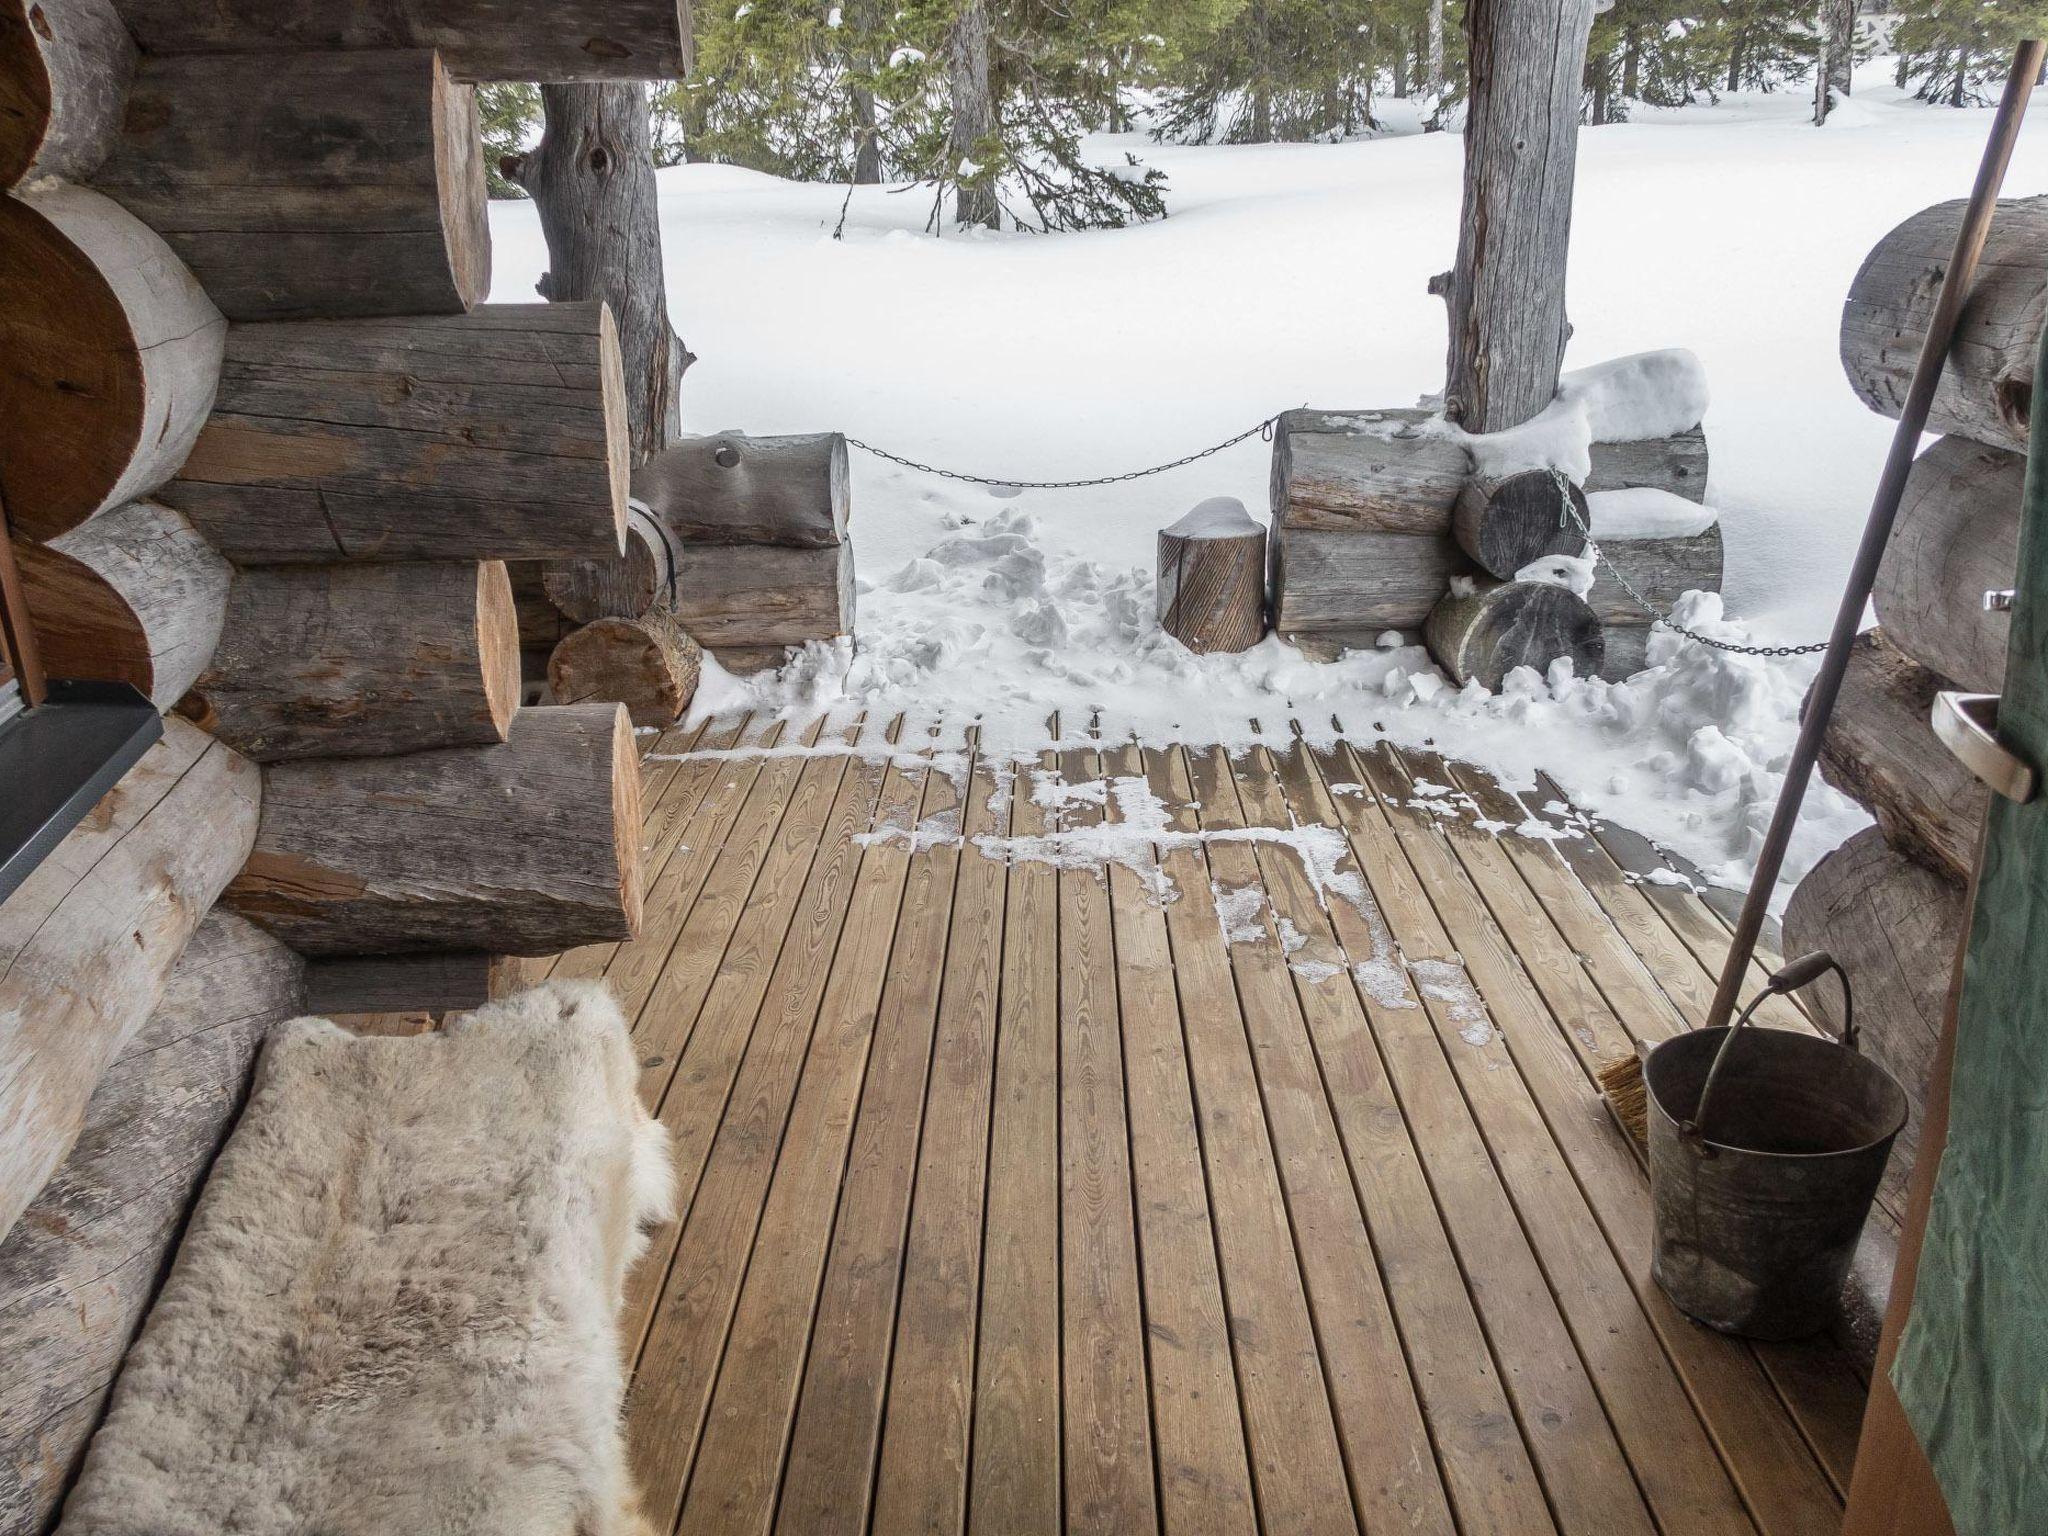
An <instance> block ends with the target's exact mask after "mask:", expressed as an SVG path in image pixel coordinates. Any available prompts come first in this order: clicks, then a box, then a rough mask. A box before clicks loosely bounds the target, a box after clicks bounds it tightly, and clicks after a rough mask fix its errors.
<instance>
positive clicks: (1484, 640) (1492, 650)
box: [1423, 576, 1606, 688]
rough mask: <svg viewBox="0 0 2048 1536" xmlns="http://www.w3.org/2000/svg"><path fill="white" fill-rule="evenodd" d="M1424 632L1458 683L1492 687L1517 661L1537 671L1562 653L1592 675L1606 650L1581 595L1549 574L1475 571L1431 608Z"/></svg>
mask: <svg viewBox="0 0 2048 1536" xmlns="http://www.w3.org/2000/svg"><path fill="white" fill-rule="evenodd" d="M1423 638H1424V639H1425V640H1426V641H1427V642H1428V645H1429V653H1430V655H1432V656H1434V657H1435V658H1436V661H1437V665H1438V666H1440V667H1442V668H1443V669H1444V670H1445V671H1446V672H1448V673H1449V674H1450V675H1451V679H1452V681H1453V682H1456V683H1458V684H1459V685H1460V686H1463V685H1464V684H1466V683H1470V682H1477V683H1478V684H1479V685H1480V686H1481V687H1484V688H1498V687H1500V685H1501V682H1502V680H1503V679H1505V678H1506V677H1507V675H1508V673H1510V672H1512V671H1514V670H1515V668H1517V667H1534V668H1535V669H1536V670H1537V671H1538V672H1542V671H1544V670H1546V669H1547V668H1548V667H1549V666H1550V664H1551V663H1552V662H1553V661H1556V660H1558V659H1560V658H1564V659H1566V660H1569V661H1570V662H1571V663H1572V666H1573V669H1574V670H1575V671H1576V672H1577V673H1578V675H1579V676H1580V677H1591V676H1594V675H1595V674H1597V673H1598V672H1599V671H1600V668H1601V665H1602V663H1603V661H1604V660H1605V657H1606V649H1605V637H1604V636H1603V634H1602V632H1601V628H1600V620H1599V618H1598V617H1597V616H1596V615H1595V614H1594V612H1593V610H1592V608H1591V607H1590V606H1588V604H1587V603H1586V600H1585V599H1584V598H1582V597H1579V596H1577V595H1576V594H1574V593H1573V592H1571V591H1570V590H1569V589H1567V588H1564V587H1557V586H1552V585H1550V584H1549V583H1547V582H1530V581H1488V580H1487V579H1486V578H1485V577H1483V576H1482V577H1475V578H1473V579H1472V581H1471V583H1470V586H1469V589H1468V590H1463V591H1459V590H1454V591H1452V592H1451V593H1450V594H1449V595H1448V596H1446V597H1444V598H1443V600H1442V601H1440V602H1439V603H1438V604H1437V605H1436V607H1435V608H1433V609H1431V610H1430V614H1429V619H1428V622H1427V623H1426V624H1425V625H1424V626H1423Z"/></svg>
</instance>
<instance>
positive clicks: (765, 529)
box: [633, 432, 849, 548]
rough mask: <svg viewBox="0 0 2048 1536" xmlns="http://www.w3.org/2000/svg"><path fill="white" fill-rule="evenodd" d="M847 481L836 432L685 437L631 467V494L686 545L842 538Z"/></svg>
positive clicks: (805, 543)
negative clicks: (653, 456) (782, 435)
mask: <svg viewBox="0 0 2048 1536" xmlns="http://www.w3.org/2000/svg"><path fill="white" fill-rule="evenodd" d="M848 484H849V482H848V476H847V468H846V439H845V438H844V437H842V436H840V434H838V433H837V432H815V433H808V434H805V435H803V436H799V437H744V436H742V435H740V434H739V433H736V432H721V433H719V434H718V435H716V436H713V437H686V438H682V439H680V440H679V441H677V442H675V443H672V444H670V445H669V447H668V448H667V449H666V450H664V451H663V452H662V453H661V454H660V455H659V456H657V457H655V458H652V459H649V460H648V461H647V462H646V463H645V464H642V465H641V466H640V467H639V468H638V469H637V470H635V471H634V473H633V494H634V496H635V497H637V498H638V499H639V500H641V501H643V502H645V503H646V504H647V507H648V509H649V510H650V511H652V512H653V513H654V515H655V516H656V517H657V518H659V519H660V520H661V521H662V522H663V523H664V524H666V525H667V527H668V528H669V530H670V531H671V532H672V533H674V534H675V535H676V536H677V537H678V538H680V539H682V540H683V541H684V542H685V543H687V544H787V545H792V546H799V547H803V548H822V547H825V546H827V545H832V544H837V543H839V542H841V541H842V540H843V539H844V538H845V537H846V519H847V514H848V511H849V493H848Z"/></svg>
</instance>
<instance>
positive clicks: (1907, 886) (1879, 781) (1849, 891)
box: [1785, 198, 2048, 1181]
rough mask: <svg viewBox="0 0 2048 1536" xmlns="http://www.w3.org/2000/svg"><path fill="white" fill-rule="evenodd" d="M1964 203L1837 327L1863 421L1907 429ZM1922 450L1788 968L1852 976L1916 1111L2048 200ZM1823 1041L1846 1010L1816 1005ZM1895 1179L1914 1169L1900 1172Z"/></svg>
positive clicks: (1950, 916)
mask: <svg viewBox="0 0 2048 1536" xmlns="http://www.w3.org/2000/svg"><path fill="white" fill-rule="evenodd" d="M1962 206H1963V205H1962V204H1961V203H1943V204H1939V205H1937V206H1935V207H1932V208H1929V209H1926V210H1924V211H1923V212H1921V213H1917V214H1915V215H1914V216H1913V217H1912V218H1910V219H1908V220H1906V222H1905V223H1903V224H1901V225H1900V226H1899V227H1898V228H1897V229H1895V230H1893V231H1892V232H1891V233H1890V234H1888V235H1886V236H1885V237H1884V239H1882V240H1880V241H1879V242H1878V244H1877V246H1876V248H1875V249H1873V250H1872V252H1871V253H1870V256H1869V258H1868V259H1867V260H1866V261H1865V262H1864V264H1863V267H1862V269H1861V270H1860V271H1859V272H1858V273H1857V274H1856V279H1855V281H1854V282H1853V283H1852V284H1851V286H1850V289H1849V299H1848V303H1847V304H1846V305H1845V306H1844V308H1843V311H1842V333H1841V335H1842V366H1843V368H1844V369H1845V370H1846V372H1847V373H1848V376H1849V382H1850V384H1851V386H1852V387H1853V388H1854V389H1855V390H1856V392H1857V394H1858V395H1860V396H1861V397H1862V398H1863V399H1864V401H1865V402H1866V403H1867V404H1869V405H1870V406H1871V408H1872V409H1874V410H1876V411H1878V412H1879V413H1880V414H1882V415H1886V416H1892V417H1896V416H1897V415H1898V413H1899V406H1900V403H1901V402H1902V401H1903V400H1904V398H1905V393H1906V388H1907V385H1908V382H1909V380H1910V378H1911V375H1912V369H1913V361H1914V359H1915V357H1917V355H1918V353H1919V348H1920V343H1921V338H1922V337H1923V336H1924V335H1925V333H1926V329H1927V323H1928V319H1929V316H1930V315H1931V313H1932V310H1933V305H1934V293H1935V290H1936V288H1937V287H1938V286H1939V284H1940V277H1941V270H1942V267H1943V266H1944V265H1945V263H1946V262H1947V260H1948V256H1949V251H1950V247H1951V246H1952V244H1953V242H1954V239H1955V233H1956V227H1957V223H1958V221H1959V219H1960V215H1961V211H1962ZM1978 273H1979V275H1978V279H1977V284H1976V286H1975V288H1974V289H1973V290H1972V292H1971V296H1970V300H1969V303H1968V305H1967V307H1966V308H1965V309H1964V311H1963V317H1962V323H1961V324H1962V328H1961V332H1960V337H1961V339H1960V341H1959V343H1958V345H1957V346H1956V347H1955V348H1954V349H1953V350H1952V351H1951V352H1950V354H1949V359H1948V366H1947V369H1946V371H1945V372H1944V374H1943V376H1942V381H1941V385H1940V387H1939V388H1938V389H1937V390H1936V392H1935V396H1934V408H1933V412H1932V415H1931V416H1930V418H1929V421H1928V430H1929V431H1933V432H1941V433H1945V434H1946V435H1945V436H1943V437H1942V438H1941V439H1940V440H1939V441H1938V442H1936V443H1935V444H1934V445H1933V446H1932V447H1930V448H1928V449H1927V450H1926V452H1924V453H1922V454H1921V455H1920V457H1919V459H1918V460H1917V461H1915V463H1914V465H1913V470H1912V474H1911V477H1910V478H1909V479H1908V481H1907V485H1906V494H1905V498H1904V500H1903V501H1902V502H1901V503H1900V507H1899V514H1898V521H1897V523H1896V524H1895V526H1894V528H1893V532H1892V538H1891V544H1890V546H1889V547H1888V548H1887V549H1886V551H1885V557H1884V563H1883V565H1882V566H1881V567H1880V569H1879V572H1878V578H1877V587H1876V590H1875V592H1874V594H1873V603H1874V606H1875V608H1876V610H1877V624H1878V627H1877V629H1876V630H1874V631H1872V632H1870V633H1867V634H1865V635H1863V636H1861V637H1859V638H1858V640H1857V642H1856V650H1855V653H1854V654H1853V656H1852V658H1851V661H1850V664H1849V672H1848V675H1847V677H1846V678H1845V679H1844V681H1843V685H1842V693H1841V697H1840V700H1839V701H1838V702H1837V704H1836V706H1835V713H1834V717H1833V719H1832V721H1831V722H1830V724H1829V728H1828V734H1827V738H1826V741H1825V743H1824V745H1823V746H1822V749H1821V773H1822V775H1823V776H1824V777H1825V778H1826V779H1827V781H1828V782H1829V783H1831V784H1833V785H1834V786H1835V787H1836V788H1837V789H1840V790H1841V791H1842V792H1843V793H1845V794H1848V795H1851V796H1853V797H1854V798H1855V799H1857V800H1859V801H1861V802H1862V803H1863V804H1864V805H1865V806H1867V807H1868V808H1869V810H1870V812H1871V814H1872V815H1873V816H1875V817H1876V818H1877V825H1876V826H1875V827H1871V828H1868V829H1867V830H1865V831H1863V832H1859V833H1858V834H1857V835H1856V836H1855V837H1852V838H1851V839H1850V840H1849V841H1848V842H1847V843H1845V844H1843V845H1842V846H1841V847H1840V848H1838V849H1836V850H1835V851H1834V852H1832V853H1830V854H1829V855H1828V856H1827V857H1826V858H1824V859H1822V860H1821V861H1820V862H1819V863H1818V864H1816V865H1815V866H1814V867H1813V868H1812V869H1811V870H1810V871H1809V872H1808V873H1807V875H1806V877H1805V878H1804V879H1803V880H1801V881H1800V883H1799V888H1798V889H1797V890H1796V891H1795V892H1794V893H1793V896H1792V900H1791V903H1790V905H1789V906H1788V907H1787V908H1786V911H1785V946H1786V951H1787V953H1793V952H1796V951H1804V950H1809V949H1825V950H1828V951H1829V952H1831V953H1832V954H1833V955H1834V956H1835V958H1836V959H1838V960H1840V961H1841V962H1842V964H1843V966H1844V967H1845V968H1846V969H1847V970H1848V972H1849V975H1850V978H1851V982H1852V984H1853V986H1854V988H1855V998H1856V1017H1857V1019H1858V1021H1859V1022H1860V1023H1861V1025H1862V1026H1863V1029H1864V1031H1865V1038H1866V1040H1867V1041H1868V1045H1867V1047H1866V1048H1867V1049H1868V1050H1869V1051H1870V1052H1871V1053H1872V1054H1873V1055H1874V1056H1875V1057H1876V1059H1877V1060H1879V1061H1881V1062H1883V1063H1884V1064H1885V1065H1886V1066H1887V1067H1888V1068H1890V1069H1891V1071H1892V1072H1893V1073H1894V1074H1895V1075H1896V1076H1897V1077H1898V1078H1899V1080H1900V1081H1901V1082H1902V1083H1904V1084H1905V1085H1906V1088H1907V1092H1908V1095H1909V1097H1910V1098H1911V1099H1912V1101H1913V1116H1912V1119H1911V1121H1910V1122H1909V1123H1908V1125H1907V1127H1906V1130H1905V1132H1904V1133H1903V1134H1902V1135H1901V1137H1900V1144H1901V1146H1902V1147H1904V1148H1905V1149H1906V1150H1907V1151H1908V1153H1909V1154H1910V1152H1911V1149H1912V1148H1913V1147H1914V1146H1915V1145H1916V1144H1917V1142H1918V1139H1919V1130H1920V1095H1921V1091H1922V1088H1923V1085H1924V1082H1925V1079H1926V1073H1927V1066H1928V1063H1929V1061H1930V1060H1931V1059H1932V1056H1933V1053H1934V1046H1935V1041H1936V1039H1937V1037H1938V1036H1939V1034H1940V1031H1941V1018H1942V1011H1943V1008H1944V1006H1945V1002H1946V996H1947V992H1948V984H1949V968H1950V963H1951V961H1952V959H1953V957H1954V955H1955V952H1956V947H1957V944H1958V942H1959V941H1960V939H1961V936H1962V923H1963V901H1964V888H1965V885H1966V882H1967V881H1968V879H1969V875H1970V869H1971V866H1972V864H1973V863H1974V862H1975V859H1976V852H1977V839H1978V832H1979V829H1980V827H1981V825H1982V822H1983V817H1984V811H1985V807H1986V805H1987V804H1988V801H1989V795H1990V791H1988V790H1987V789H1985V788H1984V787H1983V786H1982V785H1980V784H1979V783H1978V782H1977V781H1976V780H1975V779H1974V778H1972V777H1971V776H1970V774H1969V773H1967V772H1966V771H1965V770H1964V769H1963V768H1962V766H1961V765H1960V764H1959V763H1957V762H1956V760H1955V759H1954V758H1953V757H1952V756H1951V755H1950V754H1949V752H1948V751H1947V749H1945V748H1944V747H1943V746H1942V745H1941V744H1940V742H1939V741H1937V740H1936V738H1935V735H1934V732H1933V729H1932V727H1931V725H1930V724H1929V711H1930V709H1931V707H1932V705H1933V701H1934V695H1935V694H1936V693H1937V692H1939V691H1941V690H1944V689H1960V690H1962V691H1965V692H1970V693H1997V692H1999V691H2000V689H2001V687H2002V686H2003V684H2004V680H2005V654H2006V638H2007V634H2006V632H2007V627H2008V623H2009V621H2008V619H2007V617H2006V616H2005V614H2003V613H1999V612H1991V611H1987V610H1986V608H1985V606H1984V594H1985V593H1986V592H1987V591H1993V590H1998V589H2003V588H2009V587H2011V586H2012V585H2013V574H2014V569H2015V567H2016V565H2017V562H2018V557H2019V531H2020V505H2021V500H2022V496H2023V494H2024V489H2025V482H2026V468H2027V461H2026V450H2027V439H2028V432H2027V426H2028V412H2029V408H2030V405H2031V401H2032V395H2033V374H2034V349H2035V347H2036V345H2037V344H2038V342H2039V339H2040V334H2041V323H2042V314H2043V311H2044V306H2048V198H2031V199H2025V200H2012V201H2007V202H2004V203H2001V204H2000V205H1999V209H1998V216H1997V218H1996V220H1995V221H1994V222H1993V224H1992V227H1991V237H1990V241H1989V244H1988V245H1987V247H1986V249H1985V252H1984V256H1983V260H1982V264H1981V265H1980V267H1979V269H1978ZM1816 993H1817V1001H1818V1002H1819V1004H1820V1006H1821V1008H1822V1009H1823V1011H1824V1012H1825V1013H1826V1014H1827V1015H1828V1023H1829V1025H1830V1027H1832V1028H1836V1029H1839V1028H1840V1027H1841V1024H1842V1018H1841V1003H1840V998H1839V994H1837V993H1836V992H1835V991H1834V990H1833V989H1831V988H1826V987H1823V988H1818V989H1816ZM1892 1166H1893V1170H1894V1172H1893V1175H1892V1177H1893V1179H1894V1180H1895V1181H1897V1180H1901V1179H1903V1178H1904V1176H1905V1172H1906V1170H1907V1169H1908V1168H1910V1166H1911V1158H1910V1155H1909V1156H1907V1157H1902V1158H1896V1159H1894V1160H1893V1165H1892Z"/></svg>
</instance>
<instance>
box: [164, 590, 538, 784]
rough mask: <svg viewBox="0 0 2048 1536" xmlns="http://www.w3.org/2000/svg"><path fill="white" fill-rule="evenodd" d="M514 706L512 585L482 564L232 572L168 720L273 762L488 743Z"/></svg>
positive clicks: (498, 737)
mask: <svg viewBox="0 0 2048 1536" xmlns="http://www.w3.org/2000/svg"><path fill="white" fill-rule="evenodd" d="M518 707H519V620H518V617H517V615H516V613H515V612H514V609H513V605H512V585H511V582H510V581H509V580H508V579H507V578H506V574H505V567H504V565H503V564H502V563H501V562H499V561H496V560H485V561H481V562H456V561H446V562H436V563H431V564H419V565H271V566H259V567H253V568H251V569H249V570H245V571H242V572H240V573H239V574H238V575H237V576H236V577H235V583H234V590H233V592H232V593H231V594H230V596H229V599H228V613H227V622H226V624H225V625H224V627H223V630H222V634H221V641H220V648H219V649H218V650H217V651H216V652H215V654H214V659H213V665H212V666H211V667H209V668H208V669H207V671H206V674H205V675H204V676H203V677H201V678H200V679H199V681H198V683H197V684H196V685H195V686H194V687H193V689H192V691H191V693H190V694H188V695H187V696H186V698H185V700H184V702H183V703H182V704H180V705H179V712H180V713H182V714H184V715H186V716H188V717H189V718H191V719H194V720H197V721H198V722H199V723H200V724H202V725H204V726H205V727H206V728H207V729H208V730H210V731H212V732H213V734H214V735H216V736H218V737H219V738H220V739H221V740H222V741H225V742H227V743H228V744H229V745H230V746H232V747H235V748H236V749H238V750H239V751H241V752H244V753H246V754H248V755H249V756H250V757H253V758H256V759H257V760H258V761H259V762H277V761H280V760H282V759H286V758H295V757H389V756H395V755H396V754H398V753H401V752H419V751H424V750H426V749H428V748H431V747H452V746H468V745H483V744H485V743H490V742H499V741H503V740H504V739H505V735H506V730H507V728H508V726H509V725H510V723H511V720H512V716H513V712H514V711H515V710H517V709H518Z"/></svg>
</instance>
